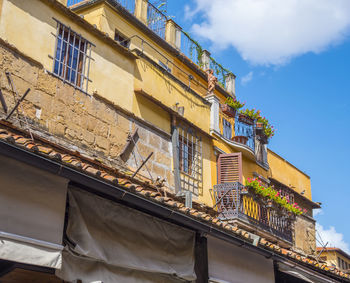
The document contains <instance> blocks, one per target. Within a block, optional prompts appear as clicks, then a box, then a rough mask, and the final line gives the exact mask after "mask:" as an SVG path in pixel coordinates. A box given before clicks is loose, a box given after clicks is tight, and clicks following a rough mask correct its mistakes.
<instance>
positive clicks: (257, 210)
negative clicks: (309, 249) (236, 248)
mask: <svg viewBox="0 0 350 283" xmlns="http://www.w3.org/2000/svg"><path fill="white" fill-rule="evenodd" d="M243 188H244V186H243V185H242V184H241V183H239V182H234V183H225V184H218V185H215V186H214V190H213V191H214V197H215V200H216V207H217V209H218V213H219V218H220V219H222V220H234V219H238V220H242V221H243V222H245V223H247V224H251V225H253V226H257V227H259V228H261V229H262V230H264V231H266V232H269V233H271V234H273V235H275V236H277V237H280V238H282V239H284V240H286V241H288V242H292V241H293V238H292V235H293V234H292V222H293V218H291V217H289V216H288V215H287V214H286V213H285V211H283V210H282V209H280V208H278V207H268V206H267V204H266V202H265V201H264V199H263V198H262V197H260V196H257V195H255V194H254V193H253V192H251V191H250V190H249V189H248V191H245V192H244V193H243V191H242V189H243Z"/></svg>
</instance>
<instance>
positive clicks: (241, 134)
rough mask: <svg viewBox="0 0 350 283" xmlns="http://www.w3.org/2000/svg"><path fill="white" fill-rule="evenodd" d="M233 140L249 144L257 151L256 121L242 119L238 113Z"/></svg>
mask: <svg viewBox="0 0 350 283" xmlns="http://www.w3.org/2000/svg"><path fill="white" fill-rule="evenodd" d="M232 140H233V141H235V142H238V143H242V144H244V145H246V146H248V147H249V148H250V149H251V150H252V151H253V152H255V131H254V123H253V124H249V123H247V121H242V120H241V118H240V115H236V118H235V131H234V137H233V138H232Z"/></svg>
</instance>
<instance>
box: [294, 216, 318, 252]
mask: <svg viewBox="0 0 350 283" xmlns="http://www.w3.org/2000/svg"><path fill="white" fill-rule="evenodd" d="M294 228H295V230H294V248H295V249H296V250H301V251H302V252H303V253H304V254H315V252H316V231H315V220H313V219H312V218H311V217H307V216H297V218H296V220H295V223H294Z"/></svg>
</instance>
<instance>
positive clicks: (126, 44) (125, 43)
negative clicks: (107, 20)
mask: <svg viewBox="0 0 350 283" xmlns="http://www.w3.org/2000/svg"><path fill="white" fill-rule="evenodd" d="M114 40H115V41H118V42H119V43H120V45H122V46H124V47H125V48H129V45H130V39H128V38H127V37H126V36H124V35H121V34H120V32H118V31H115V33H114Z"/></svg>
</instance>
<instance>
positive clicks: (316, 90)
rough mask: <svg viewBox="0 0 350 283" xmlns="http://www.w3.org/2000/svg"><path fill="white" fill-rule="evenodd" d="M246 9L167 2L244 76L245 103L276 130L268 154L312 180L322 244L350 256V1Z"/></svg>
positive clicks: (240, 79)
mask: <svg viewBox="0 0 350 283" xmlns="http://www.w3.org/2000/svg"><path fill="white" fill-rule="evenodd" d="M226 1H227V2H226ZM242 1H243V0H225V1H224V0H216V1H209V0H191V1H189V0H176V1H175V0H168V14H169V15H172V16H174V20H175V21H176V22H177V23H179V24H180V25H181V26H182V27H183V29H184V30H186V31H189V32H190V34H191V35H192V36H193V37H195V38H196V39H197V41H198V42H200V44H201V45H202V46H203V47H204V48H206V49H209V50H210V51H211V54H212V56H213V57H214V58H216V59H217V61H218V62H220V63H221V64H222V65H224V66H225V67H227V68H228V69H230V70H231V71H232V72H233V73H234V74H235V75H236V76H237V79H236V95H237V97H238V99H240V100H242V101H246V102H247V105H246V106H247V107H249V108H254V107H256V108H258V109H261V111H262V113H263V115H265V116H267V117H268V119H269V120H270V122H272V124H273V125H274V126H275V128H276V134H275V136H274V137H273V138H272V139H271V141H270V143H269V147H270V148H271V149H272V150H274V151H275V152H277V153H278V154H280V155H282V156H283V157H284V158H286V159H287V160H288V161H290V162H291V163H293V164H294V165H295V166H297V167H298V168H300V169H301V170H302V171H304V172H306V173H307V174H308V175H309V176H311V185H312V194H313V200H314V201H319V202H322V211H321V212H318V214H317V215H316V216H315V218H316V220H317V221H318V223H319V225H318V231H319V233H320V234H321V236H322V239H323V241H324V242H327V241H331V243H330V245H331V246H335V245H337V246H340V247H341V248H343V249H344V250H347V251H348V252H350V250H349V248H350V245H349V244H350V225H349V222H350V221H349V214H350V210H349V207H350V204H349V202H350V165H349V161H348V159H349V157H350V143H349V140H350V118H349V117H348V113H349V107H350V96H349V95H350V36H349V35H350V33H349V31H350V20H349V22H348V19H349V18H350V5H349V3H347V2H349V1H348V0H344V1H343V0H336V1H333V2H332V1H329V0H317V2H316V3H317V5H311V6H303V5H301V6H300V7H298V6H296V5H295V1H292V0H286V1H277V2H274V1H276V0H264V1H262V2H265V4H266V6H258V7H256V5H255V4H256V2H257V0H244V1H246V2H244V1H243V2H242ZM310 1H311V2H314V1H315V0H310ZM310 1H309V2H310ZM211 2H214V3H216V4H217V5H216V7H215V6H214V5H213V4H212V3H211ZM228 2H230V3H231V4H232V6H230V7H231V9H232V11H233V10H238V11H239V14H236V15H235V14H234V12H232V13H231V11H230V9H226V8H221V10H220V3H221V4H222V3H225V5H229V4H227V3H228ZM278 2H281V3H282V2H283V3H284V4H286V3H287V2H290V6H288V3H287V4H286V5H287V6H288V7H289V10H287V11H283V8H282V6H279V5H278V4H276V3H278ZM305 2H308V1H305ZM331 2H332V3H333V4H331V5H333V6H329V5H330V4H329V3H331ZM242 3H246V4H242ZM269 5H270V6H271V7H274V10H276V13H275V14H274V13H271V9H269V8H270V7H269ZM185 6H187V8H185ZM312 6H313V7H315V6H317V7H320V8H319V9H315V8H312ZM264 9H265V10H264ZM279 9H280V10H282V11H279ZM227 10H228V11H229V12H227ZM260 10H264V11H265V12H264V13H269V15H268V18H266V19H265V18H264V17H265V14H260ZM294 10H295V11H294ZM252 11H253V12H252ZM245 13H247V15H245ZM283 13H284V16H283V18H279V17H280V14H283ZM252 14H253V15H252ZM249 17H251V18H249ZM247 18H248V20H247ZM256 19H258V20H256ZM255 20H256V21H255ZM279 23H280V25H279ZM321 29H322V30H321ZM332 227H334V228H332Z"/></svg>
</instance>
